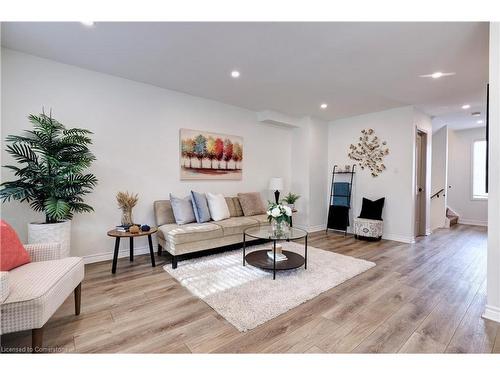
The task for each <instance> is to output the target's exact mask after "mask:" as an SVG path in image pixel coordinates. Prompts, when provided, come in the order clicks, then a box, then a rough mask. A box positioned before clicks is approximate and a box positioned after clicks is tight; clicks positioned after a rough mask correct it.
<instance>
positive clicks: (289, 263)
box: [243, 227, 309, 280]
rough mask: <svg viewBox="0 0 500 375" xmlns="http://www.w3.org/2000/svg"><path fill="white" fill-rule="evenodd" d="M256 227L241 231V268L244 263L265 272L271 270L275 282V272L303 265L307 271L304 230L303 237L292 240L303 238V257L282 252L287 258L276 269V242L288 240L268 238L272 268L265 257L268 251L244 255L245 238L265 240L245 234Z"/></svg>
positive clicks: (293, 253) (306, 235) (291, 252)
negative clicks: (271, 249)
mask: <svg viewBox="0 0 500 375" xmlns="http://www.w3.org/2000/svg"><path fill="white" fill-rule="evenodd" d="M254 228H256V227H251V228H247V229H245V230H244V231H243V266H245V265H246V263H249V264H251V265H252V266H254V267H258V268H261V269H267V270H273V280H276V271H283V270H291V269H295V268H299V267H302V265H304V269H307V237H308V235H309V233H307V231H305V230H304V233H305V235H304V236H301V237H297V238H293V239H294V240H299V239H301V238H304V256H302V255H300V254H298V253H296V252H293V251H286V250H283V253H284V254H285V255H286V256H287V258H288V259H287V260H282V261H280V262H278V267H276V243H277V242H278V241H287V242H288V241H290V239H287V238H269V240H270V241H272V242H273V253H274V256H273V262H272V267H271V265H270V264H269V262H270V259H269V257H268V256H267V252H268V251H269V249H265V250H257V251H252V252H251V253H249V254H248V255H246V236H250V237H253V238H258V239H262V240H265V239H267V238H263V237H260V236H254V235H251V234H249V233H247V230H249V229H254Z"/></svg>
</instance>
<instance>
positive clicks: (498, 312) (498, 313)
mask: <svg viewBox="0 0 500 375" xmlns="http://www.w3.org/2000/svg"><path fill="white" fill-rule="evenodd" d="M483 318H484V319H489V320H493V321H495V322H499V323H500V308H499V307H495V306H490V305H486V307H485V310H484V314H483Z"/></svg>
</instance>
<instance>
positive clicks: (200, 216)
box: [191, 191, 210, 223]
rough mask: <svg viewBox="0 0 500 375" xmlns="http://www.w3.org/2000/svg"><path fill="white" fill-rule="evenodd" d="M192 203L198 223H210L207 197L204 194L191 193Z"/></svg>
mask: <svg viewBox="0 0 500 375" xmlns="http://www.w3.org/2000/svg"><path fill="white" fill-rule="evenodd" d="M191 201H192V202H193V211H194V216H195V217H196V221H197V222H198V223H206V222H207V221H210V211H209V209H208V203H207V196H206V195H205V194H203V193H197V192H196V191H191Z"/></svg>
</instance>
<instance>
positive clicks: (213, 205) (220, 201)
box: [205, 193, 231, 221]
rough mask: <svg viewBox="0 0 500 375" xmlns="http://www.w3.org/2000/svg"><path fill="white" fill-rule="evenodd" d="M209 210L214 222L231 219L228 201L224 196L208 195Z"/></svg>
mask: <svg viewBox="0 0 500 375" xmlns="http://www.w3.org/2000/svg"><path fill="white" fill-rule="evenodd" d="M205 195H206V196H207V202H208V209H209V210H210V217H211V218H212V220H214V221H218V220H224V219H229V218H230V217H231V214H230V213H229V207H227V203H226V199H225V198H224V196H223V195H222V194H212V193H206V194H205Z"/></svg>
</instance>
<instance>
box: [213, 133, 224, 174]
mask: <svg viewBox="0 0 500 375" xmlns="http://www.w3.org/2000/svg"><path fill="white" fill-rule="evenodd" d="M223 156H224V142H223V141H222V139H220V138H216V139H215V160H217V161H218V166H217V168H220V162H221V160H222V157H223Z"/></svg>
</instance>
